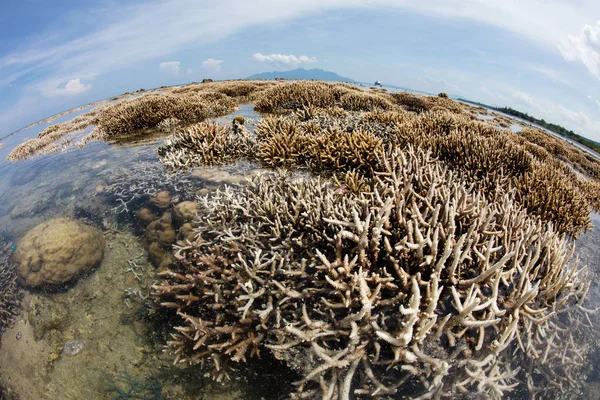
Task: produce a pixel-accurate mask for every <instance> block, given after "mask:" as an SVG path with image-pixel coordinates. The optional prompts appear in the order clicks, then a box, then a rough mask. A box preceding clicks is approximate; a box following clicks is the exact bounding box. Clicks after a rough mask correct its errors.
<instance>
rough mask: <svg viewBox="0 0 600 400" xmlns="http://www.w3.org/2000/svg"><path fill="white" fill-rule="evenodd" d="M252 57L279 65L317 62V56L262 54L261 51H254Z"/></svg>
mask: <svg viewBox="0 0 600 400" xmlns="http://www.w3.org/2000/svg"><path fill="white" fill-rule="evenodd" d="M252 59H253V60H256V61H259V62H265V63H269V64H275V65H280V66H289V67H297V66H299V65H301V64H314V63H316V62H318V60H317V57H308V56H299V57H297V56H295V55H293V54H269V55H264V54H261V53H254V54H253V55H252Z"/></svg>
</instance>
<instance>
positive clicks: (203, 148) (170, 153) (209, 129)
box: [158, 122, 255, 169]
mask: <svg viewBox="0 0 600 400" xmlns="http://www.w3.org/2000/svg"><path fill="white" fill-rule="evenodd" d="M236 126H237V129H236V130H235V132H234V130H233V129H232V128H231V127H229V126H227V127H225V126H220V125H217V124H214V123H211V122H208V123H207V122H202V123H199V124H196V125H192V126H190V127H188V128H186V129H183V130H180V131H177V132H176V133H175V134H173V135H171V136H170V137H169V138H168V139H167V141H166V142H165V144H164V145H163V146H161V147H160V148H159V149H158V155H159V157H160V160H161V161H162V163H163V164H165V165H166V166H168V167H170V168H173V169H186V168H189V167H194V166H198V165H212V164H217V163H225V162H231V161H233V160H235V159H237V158H242V157H246V156H248V155H250V154H251V153H252V152H253V151H254V148H255V142H254V141H253V140H252V137H251V134H250V132H249V131H248V130H247V129H245V128H244V127H243V126H238V125H236Z"/></svg>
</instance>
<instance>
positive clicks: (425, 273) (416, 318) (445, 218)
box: [153, 147, 588, 399]
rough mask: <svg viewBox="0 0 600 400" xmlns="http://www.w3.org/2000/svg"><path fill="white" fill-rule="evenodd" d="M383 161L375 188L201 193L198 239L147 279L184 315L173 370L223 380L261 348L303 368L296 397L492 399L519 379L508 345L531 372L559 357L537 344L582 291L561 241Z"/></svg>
mask: <svg viewBox="0 0 600 400" xmlns="http://www.w3.org/2000/svg"><path fill="white" fill-rule="evenodd" d="M382 163H383V165H384V169H383V172H381V173H378V174H377V175H376V182H375V184H374V190H373V191H372V192H371V193H369V194H361V195H358V196H352V195H347V194H340V193H339V192H338V191H336V190H335V188H334V187H333V185H331V184H330V183H329V182H327V181H323V180H320V179H318V178H307V177H305V178H298V177H296V178H293V177H288V176H273V175H266V176H262V177H260V178H257V179H255V180H254V181H253V183H252V184H250V186H248V187H245V188H238V189H235V190H234V189H226V190H225V191H222V192H219V193H217V194H216V195H214V196H211V197H205V198H203V199H202V200H201V201H200V207H201V212H200V213H199V214H200V215H203V218H202V220H199V221H197V224H198V226H199V228H198V230H197V236H196V237H197V240H196V241H195V242H194V243H189V242H186V243H180V244H179V245H178V246H177V247H176V248H177V252H176V254H175V257H176V259H177V260H178V268H177V269H174V270H171V271H166V272H164V273H162V274H161V275H162V277H163V280H162V281H161V282H160V283H157V284H156V285H154V286H153V290H154V295H155V297H156V298H157V299H159V302H160V303H161V305H162V307H164V309H165V310H166V312H169V310H171V312H173V313H175V314H176V315H179V316H180V317H181V325H180V326H177V327H175V329H174V332H173V333H172V340H171V341H170V342H169V343H168V348H169V350H170V351H172V352H173V353H174V354H175V355H176V362H186V363H190V364H195V363H200V364H203V365H204V366H205V368H208V369H209V370H210V371H211V372H212V374H213V376H214V377H215V378H217V379H222V378H224V377H226V376H227V373H228V366H229V365H230V364H231V363H232V362H240V361H245V360H246V358H247V357H250V356H260V354H261V353H262V352H265V351H270V352H272V353H273V354H274V356H275V357H277V358H278V359H281V360H284V361H285V362H287V363H288V365H289V366H290V367H291V368H294V369H296V370H297V371H298V372H299V373H300V374H301V376H302V379H301V380H300V381H299V382H297V390H296V392H295V393H294V394H293V397H295V398H299V399H300V398H328V399H349V398H357V397H373V396H385V395H392V394H395V393H398V392H399V391H403V393H406V391H407V390H409V391H411V392H412V394H413V395H415V396H421V398H443V397H446V396H448V397H452V396H456V395H459V394H460V393H463V392H466V391H470V390H478V391H479V392H480V393H482V394H483V395H487V396H489V397H492V398H500V397H501V396H502V395H503V394H505V393H507V392H509V391H510V390H511V389H513V388H514V387H516V386H517V385H519V384H521V380H520V378H518V375H519V372H520V370H519V369H517V367H515V366H513V365H511V363H510V362H509V361H507V357H506V354H507V352H511V358H510V360H511V361H514V360H517V362H518V360H528V362H529V365H528V366H527V367H528V368H530V369H536V371H537V370H540V371H541V370H544V368H543V367H541V366H543V365H544V363H547V362H559V361H561V360H560V359H556V358H552V357H549V356H548V355H546V357H544V356H543V352H542V351H540V344H542V343H544V342H546V341H548V340H552V339H551V338H552V337H554V336H553V335H556V334H560V333H557V332H560V331H559V330H556V329H554V330H553V332H554V333H552V334H551V333H549V332H550V331H551V330H552V325H551V324H555V325H556V321H558V319H557V318H554V317H555V316H556V314H557V313H560V312H561V311H562V310H567V309H569V307H577V304H580V302H581V301H582V299H583V296H584V295H585V293H586V291H587V288H588V285H586V284H585V276H584V273H585V272H584V270H582V269H579V268H578V267H577V263H573V262H572V261H571V255H572V249H571V245H570V243H569V242H568V241H567V240H566V239H565V238H564V237H562V236H560V235H558V234H557V233H556V232H554V231H553V228H552V226H551V225H546V224H543V223H542V222H540V220H539V219H536V218H531V217H529V216H528V215H527V214H526V212H525V211H524V210H522V209H521V208H519V207H517V206H516V205H515V204H514V203H513V201H512V200H511V198H510V197H509V196H505V197H502V198H500V199H496V200H495V202H493V203H490V202H489V201H488V200H486V198H485V197H484V196H483V195H481V194H479V193H478V192H473V191H471V190H469V189H467V188H465V186H464V185H463V184H462V182H460V181H459V180H458V179H457V178H456V177H455V176H454V175H453V174H452V173H451V172H448V170H447V169H445V168H444V167H443V166H442V164H440V163H439V162H437V161H435V160H433V159H431V158H430V156H429V155H428V154H426V153H424V152H423V151H422V150H414V149H413V148H411V147H409V148H408V150H407V151H406V152H399V151H396V152H393V153H388V154H387V155H386V156H385V157H384V159H383V160H382ZM542 335H544V336H542ZM577 351H580V352H581V353H580V354H581V357H585V353H584V352H582V351H583V350H581V349H580V348H579V347H578V348H577ZM563 359H564V357H563ZM556 382H558V383H559V384H561V385H562V384H567V385H568V382H567V381H560V380H557V381H556ZM527 386H528V387H529V388H530V389H531V390H536V388H537V386H536V383H535V382H529V383H527Z"/></svg>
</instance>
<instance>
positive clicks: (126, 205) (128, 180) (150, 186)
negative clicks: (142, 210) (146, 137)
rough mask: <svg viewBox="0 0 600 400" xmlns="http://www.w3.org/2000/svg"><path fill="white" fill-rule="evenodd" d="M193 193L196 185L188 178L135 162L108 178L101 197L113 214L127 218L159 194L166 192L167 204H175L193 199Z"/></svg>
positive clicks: (160, 166)
mask: <svg viewBox="0 0 600 400" xmlns="http://www.w3.org/2000/svg"><path fill="white" fill-rule="evenodd" d="M197 190H198V186H197V182H196V181H195V180H194V179H192V178H191V177H190V176H189V175H186V174H183V173H181V174H178V175H174V174H172V173H169V172H168V171H167V170H166V169H165V167H163V166H162V165H160V164H157V163H153V162H148V161H139V162H137V163H135V164H134V165H132V166H131V168H126V169H122V170H119V171H118V172H117V174H115V176H112V177H111V178H110V184H109V185H107V186H106V187H105V188H104V192H103V193H104V195H105V196H106V197H107V198H108V200H109V201H111V202H113V203H115V204H116V205H115V207H114V208H113V211H114V212H116V213H118V214H120V215H130V214H132V213H133V212H134V211H137V208H136V207H137V206H138V205H139V204H141V203H143V202H145V201H147V200H148V199H149V198H150V197H152V196H154V195H156V194H157V193H159V192H162V191H166V192H168V193H169V196H170V201H171V202H175V203H177V202H179V201H182V200H192V199H194V198H195V197H196V191H197ZM130 216H132V215H130Z"/></svg>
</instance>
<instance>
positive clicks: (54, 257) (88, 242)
mask: <svg viewBox="0 0 600 400" xmlns="http://www.w3.org/2000/svg"><path fill="white" fill-rule="evenodd" d="M104 246H105V241H104V237H103V236H102V233H101V232H100V231H99V230H98V229H96V228H94V227H91V226H88V225H84V224H82V223H81V222H78V221H75V220H73V219H70V218H56V219H52V220H50V221H47V222H44V223H42V224H40V225H38V226H36V227H35V228H33V229H31V230H30V231H29V232H27V233H26V234H25V236H24V237H23V239H21V241H20V242H19V244H18V246H17V250H16V251H15V254H14V260H15V264H16V265H17V273H18V275H19V279H20V280H21V282H22V283H23V284H25V285H26V286H29V287H33V288H37V287H42V286H56V285H60V284H63V283H66V282H69V281H71V280H72V279H73V278H75V277H77V276H79V275H82V274H85V273H86V272H88V271H90V270H91V269H92V268H94V267H95V266H96V265H98V264H99V263H100V261H102V256H103V254H104Z"/></svg>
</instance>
